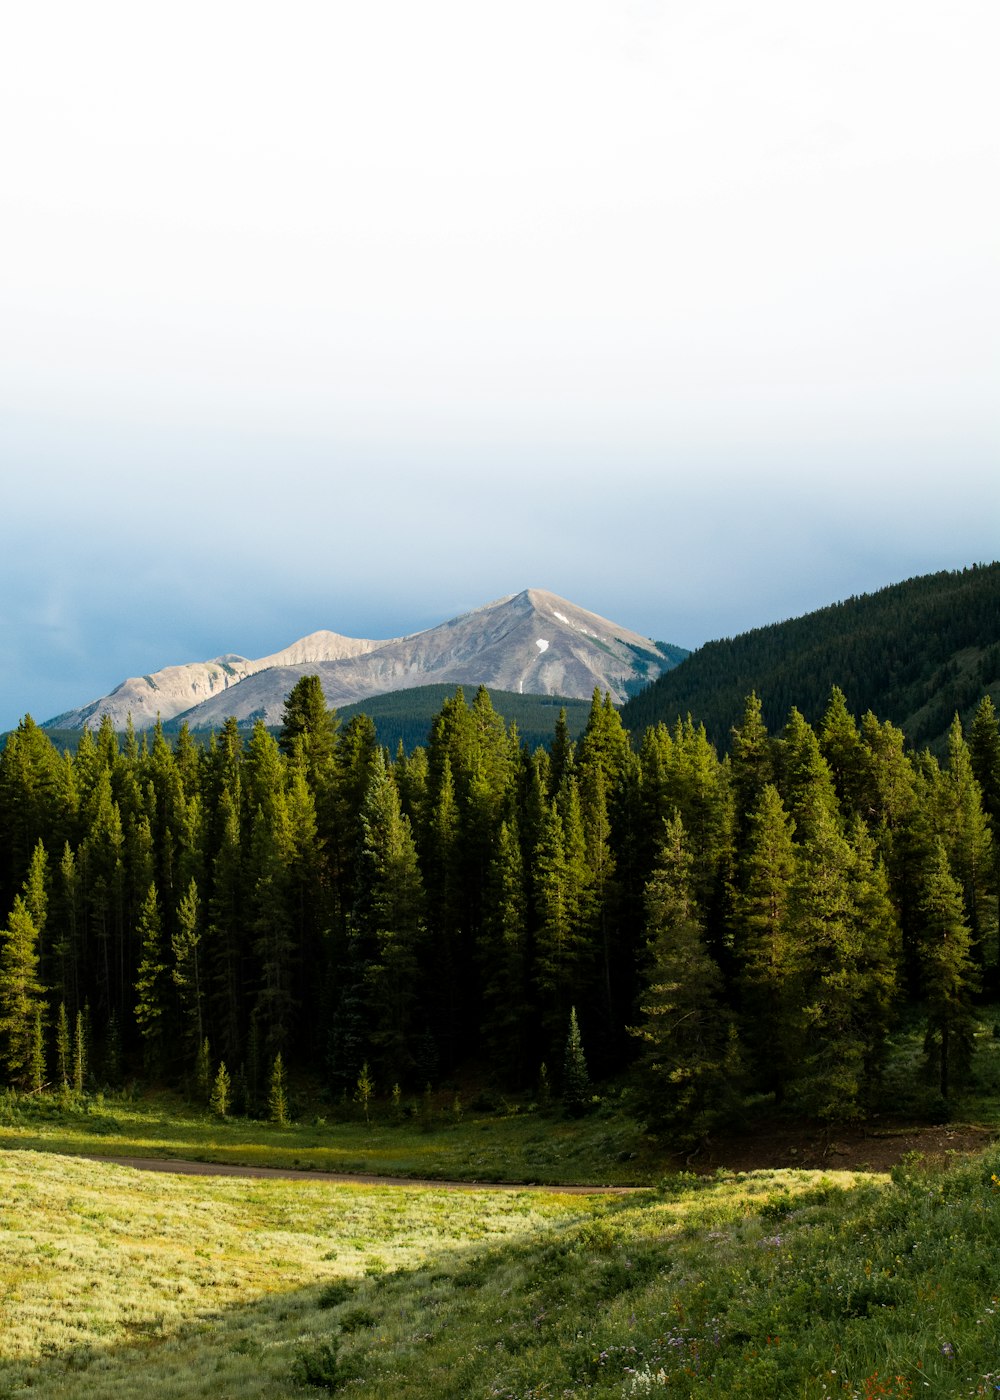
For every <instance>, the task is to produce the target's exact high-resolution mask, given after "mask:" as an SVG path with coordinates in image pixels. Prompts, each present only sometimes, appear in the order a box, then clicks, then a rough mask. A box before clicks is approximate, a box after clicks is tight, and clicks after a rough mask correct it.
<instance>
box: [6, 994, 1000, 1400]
mask: <svg viewBox="0 0 1000 1400" xmlns="http://www.w3.org/2000/svg"><path fill="white" fill-rule="evenodd" d="M981 1030H982V1045H981V1053H980V1054H979V1055H978V1056H977V1060H978V1069H977V1077H976V1080H975V1083H974V1084H973V1085H972V1086H970V1090H969V1094H968V1096H967V1099H966V1103H965V1105H964V1111H963V1114H962V1117H963V1118H964V1119H965V1120H966V1121H970V1120H971V1121H974V1122H975V1121H978V1122H980V1123H983V1122H986V1123H992V1124H993V1125H994V1126H995V1124H996V1120H997V1102H998V1098H997V1082H996V1081H997V1070H998V1067H1000V1040H998V1039H997V1038H996V1037H995V1036H994V1035H993V1031H992V1024H991V1023H985V1022H984V1025H983V1026H982V1028H981ZM912 1039H913V1037H912V1036H907V1035H902V1036H901V1041H900V1046H899V1048H898V1054H897V1062H898V1063H899V1064H900V1065H903V1060H904V1057H905V1056H907V1055H911V1054H912V1053H915V1052H914V1051H913V1046H912V1045H911V1044H910V1041H911V1040H912ZM904 1068H905V1066H904ZM305 1103H306V1101H305V1100H303V1101H302V1103H301V1104H300V1109H301V1111H302V1114H303V1116H305V1115H306V1113H307V1112H309V1111H311V1110H307V1109H306V1106H305ZM956 1116H957V1115H956ZM390 1119H391V1110H390V1106H389V1105H385V1104H380V1105H378V1106H377V1110H376V1113H375V1116H374V1119H373V1122H372V1123H371V1124H370V1125H369V1124H366V1123H365V1122H364V1121H358V1120H357V1119H356V1118H355V1120H354V1121H341V1122H324V1121H323V1120H322V1118H316V1117H313V1118H312V1119H311V1120H310V1121H299V1122H296V1123H293V1124H291V1125H289V1126H287V1127H284V1128H277V1127H275V1126H273V1125H269V1124H264V1123H255V1122H250V1121H247V1120H242V1119H230V1120H227V1121H226V1122H220V1121H218V1120H216V1119H213V1118H211V1117H210V1116H209V1115H207V1114H205V1113H199V1112H196V1111H194V1110H192V1109H191V1108H190V1106H188V1105H185V1103H184V1102H183V1100H181V1099H180V1098H179V1097H177V1096H175V1095H172V1094H167V1093H160V1094H155V1095H150V1096H148V1097H137V1096H134V1095H125V1094H123V1095H114V1096H113V1095H110V1094H109V1095H106V1096H104V1095H100V1094H95V1095H84V1096H79V1097H76V1096H74V1095H67V1096H64V1097H63V1098H62V1100H61V1101H60V1100H59V1099H58V1098H56V1097H48V1096H44V1095H43V1096H40V1097H32V1096H18V1095H15V1094H12V1093H8V1094H3V1095H0V1149H2V1150H0V1400H6V1398H7V1397H13V1396H27V1395H31V1396H41V1397H51V1400H67V1397H78V1396H86V1397H88V1400H90V1397H94V1400H111V1397H118V1398H119V1400H122V1398H123V1397H132V1396H137V1395H142V1396H146V1395H149V1396H157V1397H158V1396H163V1397H167V1400H189V1397H197V1396H203V1395H212V1396H214V1397H216V1400H228V1397H235V1396H240V1397H243V1396H246V1397H250V1398H251V1400H253V1398H254V1397H260V1398H261V1400H273V1397H295V1396H298V1397H302V1396H308V1395H310V1394H312V1395H321V1394H324V1393H327V1394H339V1395H344V1396H354V1397H358V1400H388V1398H389V1397H393V1400H395V1397H401V1398H402V1400H479V1397H482V1398H483V1400H543V1398H544V1400H567V1397H583V1396H590V1395H598V1396H610V1397H621V1400H630V1398H631V1397H634V1396H647V1395H652V1396H656V1395H663V1396H664V1397H666V1396H669V1395H673V1396H688V1395H711V1396H726V1397H728V1396H746V1397H754V1398H755V1400H772V1397H785V1396H788V1397H801V1400H834V1397H849V1398H850V1400H874V1397H878V1396H894V1397H901V1398H902V1397H915V1396H923V1395H927V1396H932V1397H961V1396H975V1395H991V1394H992V1395H997V1394H1000V1325H998V1318H1000V1267H998V1264H997V1260H998V1259H1000V1150H997V1149H991V1150H990V1151H989V1152H988V1153H987V1154H986V1155H985V1156H982V1157H978V1158H973V1159H970V1160H968V1161H964V1160H962V1159H959V1158H953V1160H952V1165H951V1167H950V1169H949V1170H947V1171H945V1170H940V1169H933V1170H932V1169H931V1168H930V1167H929V1166H928V1167H923V1166H922V1165H921V1164H920V1163H919V1162H918V1161H917V1160H916V1159H914V1160H911V1161H909V1162H905V1163H904V1164H903V1165H902V1166H900V1167H897V1168H896V1169H895V1170H894V1171H893V1173H892V1176H891V1177H889V1176H885V1175H883V1176H874V1175H871V1174H865V1173H859V1174H852V1173H850V1172H838V1171H829V1172H826V1173H820V1172H815V1171H804V1170H798V1171H792V1170H783V1171H754V1172H746V1173H736V1172H732V1171H724V1170H720V1171H718V1172H717V1173H716V1174H715V1176H702V1177H695V1176H694V1175H691V1174H689V1173H681V1174H676V1173H673V1174H671V1173H670V1172H669V1171H668V1159H667V1158H666V1156H665V1154H664V1153H663V1152H662V1150H661V1149H659V1148H657V1146H656V1145H655V1144H654V1143H652V1142H651V1141H650V1140H649V1139H647V1138H646V1137H645V1136H644V1135H643V1134H642V1132H641V1131H640V1130H639V1129H638V1127H637V1126H636V1125H635V1124H634V1123H633V1122H631V1121H630V1120H629V1118H628V1117H627V1115H626V1113H625V1112H624V1109H623V1104H622V1103H621V1102H619V1101H618V1100H617V1099H616V1098H615V1097H614V1095H608V1096H606V1097H605V1098H604V1100H603V1101H602V1103H601V1104H600V1105H599V1106H598V1107H597V1108H596V1110H595V1112H594V1113H593V1114H591V1115H589V1116H588V1117H586V1118H584V1119H581V1120H572V1121H571V1120H566V1119H563V1118H561V1117H560V1116H559V1115H558V1114H557V1113H553V1114H542V1113H540V1112H538V1111H537V1110H535V1111H525V1109H524V1107H523V1106H522V1107H520V1108H517V1107H516V1106H514V1105H506V1106H505V1105H502V1104H501V1105H499V1106H498V1108H497V1110H496V1111H494V1112H492V1113H486V1112H483V1113H481V1114H476V1113H473V1112H471V1111H468V1110H467V1111H465V1112H463V1113H462V1114H461V1115H458V1114H457V1113H456V1112H455V1111H454V1105H453V1102H452V1101H451V1100H449V1098H448V1096H444V1097H443V1098H442V1099H441V1100H440V1101H439V1102H438V1103H436V1104H435V1108H434V1115H433V1119H432V1120H431V1121H424V1122H423V1123H421V1122H420V1121H419V1120H418V1119H415V1118H412V1117H411V1118H407V1119H406V1120H405V1121H402V1122H400V1121H390ZM83 1153H87V1154H93V1155H94V1156H97V1157H98V1158H100V1157H113V1156H158V1157H166V1158H169V1157H174V1158H176V1159H180V1158H192V1159H196V1160H199V1159H200V1160H202V1161H208V1162H211V1161H216V1162H223V1163H228V1164H249V1165H267V1166H278V1167H287V1168H299V1169H306V1170H309V1169H312V1170H315V1171H320V1170H332V1171H338V1172H351V1171H371V1172H375V1173H379V1174H382V1175H387V1174H392V1175H401V1176H413V1177H432V1178H437V1179H439V1180H441V1179H446V1178H455V1179H465V1180H466V1181H470V1180H474V1179H476V1178H478V1179H479V1180H481V1181H488V1180H500V1179H502V1180H508V1181H510V1180H518V1179H522V1180H531V1181H534V1182H539V1183H541V1182H556V1183H564V1184H565V1183H568V1182H574V1181H589V1182H604V1183H615V1184H625V1185H628V1184H638V1185H642V1186H645V1187H647V1188H649V1189H644V1190H637V1191H635V1192H632V1193H630V1194H627V1195H624V1196H622V1195H618V1196H612V1195H607V1194H605V1195H601V1194H597V1195H589V1196H578V1195H577V1196H574V1195H569V1194H564V1193H561V1192H558V1191H555V1192H553V1191H549V1192H542V1191H540V1190H533V1189H530V1188H523V1189H518V1190H513V1191H510V1190H505V1191H490V1190H489V1189H485V1188H484V1189H482V1190H480V1189H472V1190H463V1191H449V1190H447V1189H445V1188H444V1187H443V1186H441V1187H436V1186H431V1187H424V1186H417V1185H412V1186H406V1187H390V1186H386V1185H377V1184H366V1185H364V1186H351V1185H339V1184H333V1183H330V1182H327V1181H323V1180H320V1179H316V1180H312V1181H311V1180H309V1179H308V1178H306V1179H300V1180H296V1181H294V1182H290V1181H280V1180H274V1179H267V1180H245V1179H239V1178H232V1177H223V1178H219V1177H185V1176H180V1175H175V1174H173V1173H166V1174H161V1173H155V1174H154V1173H142V1172H138V1171H134V1170H132V1169H130V1168H127V1167H122V1166H118V1165H115V1164H113V1163H111V1162H109V1161H100V1160H97V1161H93V1160H84V1159H83V1158H82V1157H81V1156H80V1155H78V1154H83ZM831 1160H837V1159H831ZM857 1160H863V1158H858V1159H857ZM651 1183H658V1185H655V1186H651Z"/></svg>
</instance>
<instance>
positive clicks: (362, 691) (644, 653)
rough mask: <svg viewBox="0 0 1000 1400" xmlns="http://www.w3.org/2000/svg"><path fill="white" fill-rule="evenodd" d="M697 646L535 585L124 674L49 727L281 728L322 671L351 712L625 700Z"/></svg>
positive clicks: (329, 691) (329, 694)
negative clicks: (372, 705)
mask: <svg viewBox="0 0 1000 1400" xmlns="http://www.w3.org/2000/svg"><path fill="white" fill-rule="evenodd" d="M686 654H687V653H686V652H685V651H684V649H683V648H681V647H673V646H670V645H668V644H666V643H662V642H655V641H652V640H651V639H650V638H648V637H643V636H641V635H640V634H639V633H638V632H633V631H631V630H630V629H629V628H626V627H622V626H620V625H619V624H617V623H614V622H610V621H608V619H607V618H603V617H599V616H598V615H597V614H596V613H592V612H588V611H587V610H586V609H584V608H581V607H578V606H577V605H576V604H575V603H570V602H568V601H567V600H566V599H564V598H560V597H558V596H557V595H556V594H554V593H548V592H546V591H545V590H543V589H538V588H529V589H526V590H525V591H524V592H522V593H517V594H513V595H511V596H510V597H507V598H501V599H499V600H498V601H497V602H494V603H488V604H486V605H485V606H484V607H481V608H477V609H475V610H474V611H473V612H469V613H464V614H462V615H461V616H460V617H456V618H452V619H451V620H450V621H449V622H444V623H442V624H440V626H438V627H431V628H429V629H427V630H426V631H423V632H416V633H414V634H413V635H411V636H407V637H395V638H391V639H389V640H387V641H366V640H361V639H358V638H353V637H342V636H340V635H339V634H337V633H335V632H314V633H312V635H311V636H309V637H303V638H302V639H301V640H300V641H298V642H295V643H293V644H292V645H291V646H290V647H287V648H285V650H284V651H280V652H276V653H275V654H274V655H272V656H266V657H263V658H261V659H260V660H258V661H252V660H248V659H247V658H246V657H242V656H233V655H226V656H219V657H216V658H215V659H214V660H212V661H201V662H191V663H188V664H187V665H181V666H169V667H166V668H165V669H164V670H162V671H157V672H154V673H153V674H152V675H147V676H138V677H132V678H130V679H129V680H126V681H123V682H122V684H121V685H119V686H117V687H116V688H115V690H113V691H112V692H111V694H110V695H106V696H103V697H102V698H101V699H99V700H94V701H92V702H91V703H90V704H89V705H84V706H83V707H82V708H80V709H78V710H70V711H67V712H66V713H65V714H61V715H57V716H55V717H54V718H53V719H51V720H48V721H46V724H45V725H44V726H43V727H44V728H46V729H79V728H83V727H84V726H89V727H96V726H97V725H99V724H100V722H101V719H102V717H103V716H104V715H105V714H107V715H108V716H109V717H110V719H111V722H112V724H113V725H114V727H115V728H116V729H121V728H124V726H125V723H126V720H127V718H128V716H129V715H130V714H131V716H132V722H133V724H134V725H135V727H136V728H137V729H144V728H148V727H149V726H150V725H152V724H154V723H155V722H156V718H157V716H159V717H160V718H161V719H162V720H164V721H167V720H173V719H180V718H181V717H183V718H184V719H185V720H186V721H187V723H188V724H189V726H190V727H191V728H192V729H209V728H218V727H219V726H221V724H222V723H223V721H224V720H226V719H227V718H228V717H229V716H231V715H232V716H235V718H236V719H237V720H239V721H240V722H241V723H249V722H251V721H253V720H256V719H263V720H264V721H265V723H267V724H277V723H280V720H281V715H282V711H283V709H284V703H285V697H286V696H287V695H288V692H289V691H290V690H291V689H292V687H293V686H294V685H295V683H296V681H298V680H299V679H300V678H301V677H302V676H304V675H311V674H316V675H318V676H319V677H320V680H321V682H322V685H323V692H324V694H325V696H326V699H327V703H328V704H329V705H331V706H334V707H337V708H339V707H341V706H344V705H348V704H352V703H354V702H357V701H361V700H365V699H367V698H369V697H370V696H374V695H383V694H386V693H387V692H390V691H399V690H409V689H413V688H415V687H420V686H426V685H434V684H443V685H451V686H454V685H463V686H478V685H486V686H488V687H489V688H491V689H493V688H496V689H499V690H508V691H513V692H516V693H520V694H536V695H560V696H566V697H568V698H571V699H577V698H579V699H586V698H589V697H590V695H592V693H593V691H594V689H595V687H596V688H597V689H599V690H601V691H608V692H610V694H611V696H612V698H613V699H614V700H615V701H616V702H621V701H623V700H625V699H626V697H627V696H628V695H629V694H633V693H635V691H637V690H638V689H640V688H641V687H643V686H644V685H646V684H647V683H648V682H649V681H650V680H652V679H654V678H655V677H656V676H659V675H661V674H662V673H663V672H665V671H667V670H669V669H670V668H671V667H672V666H675V665H676V664H677V662H678V661H680V660H681V659H682V657H684V656H685V655H686Z"/></svg>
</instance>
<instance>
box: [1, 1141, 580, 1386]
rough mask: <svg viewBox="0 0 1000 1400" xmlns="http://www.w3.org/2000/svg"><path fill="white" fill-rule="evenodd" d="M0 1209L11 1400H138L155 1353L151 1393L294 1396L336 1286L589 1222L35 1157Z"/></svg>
mask: <svg viewBox="0 0 1000 1400" xmlns="http://www.w3.org/2000/svg"><path fill="white" fill-rule="evenodd" d="M0 1200H2V1201H3V1206H2V1208H0V1299H2V1302H0V1323H2V1325H0V1393H3V1394H6V1393H17V1391H18V1389H19V1388H20V1387H25V1386H28V1385H30V1386H31V1393H32V1394H46V1395H52V1396H61V1395H72V1394H76V1395H80V1394H83V1393H86V1394H87V1395H103V1394H107V1395H116V1394H129V1393H131V1394H136V1393H138V1392H137V1391H136V1389H135V1376H134V1372H133V1379H132V1382H131V1384H132V1389H131V1391H130V1390H129V1382H128V1377H127V1370H128V1368H129V1367H130V1366H134V1365H139V1366H143V1367H145V1366H146V1365H148V1364H150V1361H151V1358H154V1357H155V1365H156V1376H157V1381H156V1387H155V1390H154V1389H153V1388H152V1387H150V1390H149V1391H148V1392H147V1393H155V1394H157V1395H172V1394H178V1395H197V1394H202V1393H208V1392H209V1391H211V1390H214V1391H215V1393H216V1394H219V1393H220V1390H221V1393H222V1394H223V1395H230V1394H237V1393H238V1394H241V1395H244V1394H245V1395H258V1394H260V1395H271V1394H279V1393H284V1391H283V1390H282V1389H281V1387H282V1386H284V1385H286V1383H287V1381H288V1368H289V1365H290V1361H289V1356H290V1348H292V1346H293V1342H294V1340H295V1339H296V1338H299V1337H300V1336H301V1337H305V1338H308V1337H309V1336H311V1335H312V1333H313V1332H315V1331H316V1330H317V1329H318V1328H319V1327H320V1326H321V1324H322V1323H323V1321H324V1319H325V1317H326V1315H327V1310H325V1309H324V1308H323V1307H322V1306H321V1304H322V1302H323V1287H324V1286H326V1287H327V1288H329V1287H330V1286H331V1285H334V1284H339V1285H341V1286H351V1287H354V1286H358V1285H361V1284H362V1283H363V1281H364V1280H365V1279H366V1278H367V1279H369V1280H370V1279H375V1278H378V1277H379V1276H381V1275H382V1274H383V1273H385V1272H391V1271H397V1270H404V1271H405V1270H412V1269H418V1268H420V1267H422V1266H424V1265H426V1264H427V1262H428V1261H429V1260H433V1259H434V1258H436V1257H437V1256H438V1255H439V1254H441V1253H445V1254H448V1253H452V1254H454V1253H455V1251H456V1250H457V1251H459V1252H460V1251H461V1250H463V1249H468V1248H470V1247H475V1246H476V1245H477V1244H478V1243H479V1242H481V1241H489V1242H490V1243H493V1244H496V1243H499V1242H501V1241H505V1240H512V1239H523V1238H527V1237H532V1238H535V1237H538V1236H539V1235H540V1234H544V1233H545V1232H546V1231H547V1230H550V1229H552V1228H553V1227H554V1226H555V1225H556V1224H559V1223H563V1222H565V1221H566V1220H569V1219H576V1218H579V1217H580V1216H581V1214H586V1213H587V1212H588V1211H589V1209H590V1206H589V1205H587V1204H581V1202H580V1201H579V1200H578V1199H577V1200H572V1201H570V1200H568V1199H567V1198H564V1197H560V1196H556V1195H549V1196H538V1195H537V1194H535V1195H531V1194H527V1193H526V1194H521V1193H507V1192H503V1193H494V1194H491V1195H483V1194H481V1193H477V1192H468V1193H466V1192H462V1193H446V1192H444V1191H442V1190H427V1189H424V1190H417V1189H415V1188H414V1189H409V1188H407V1189H404V1190H400V1189H399V1188H395V1189H393V1188H390V1187H383V1188H379V1189H371V1188H361V1187H352V1186H338V1187H334V1186H331V1185H329V1184H326V1183H322V1182H315V1183H312V1182H305V1183H299V1182H296V1183H294V1184H293V1183H286V1182H282V1181H274V1180H265V1181H260V1180H254V1181H245V1180H241V1179H235V1178H209V1179H206V1178H193V1177H180V1176H174V1175H169V1174H168V1175H163V1174H159V1173H157V1174H155V1175H152V1174H147V1173H142V1172H137V1171H133V1170H130V1169H128V1168H124V1167H115V1166H111V1165H108V1164H104V1163H91V1162H84V1161H80V1160H76V1159H72V1158H65V1157H58V1156H50V1155H40V1154H36V1153H26V1152H6V1153H3V1154H2V1155H0ZM123 1348H124V1349H125V1350H124V1351H123ZM195 1357H197V1358H198V1361H197V1368H196V1371H195V1372H192V1365H193V1362H192V1358H195ZM81 1372H85V1373H86V1389H85V1392H84V1390H83V1389H82V1388H81V1385H82V1382H81V1380H80V1373H81ZM237 1385H238V1389H237V1388H236V1387H237ZM275 1386H277V1387H278V1389H275V1388H274V1387H275Z"/></svg>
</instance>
